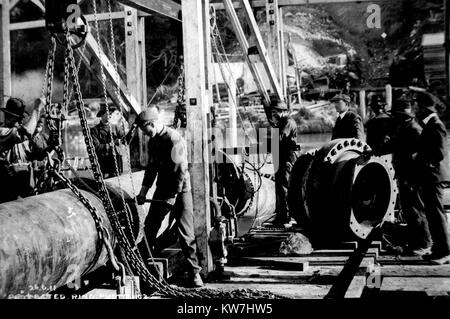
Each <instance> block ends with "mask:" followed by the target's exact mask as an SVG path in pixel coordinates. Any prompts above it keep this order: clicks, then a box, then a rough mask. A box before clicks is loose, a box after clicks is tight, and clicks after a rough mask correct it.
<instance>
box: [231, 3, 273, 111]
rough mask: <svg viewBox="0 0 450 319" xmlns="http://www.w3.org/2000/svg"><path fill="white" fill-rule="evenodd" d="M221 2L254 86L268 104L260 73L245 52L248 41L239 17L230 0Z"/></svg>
mask: <svg viewBox="0 0 450 319" xmlns="http://www.w3.org/2000/svg"><path fill="white" fill-rule="evenodd" d="M223 4H224V5H225V10H226V12H227V15H228V17H229V19H230V22H231V25H232V26H233V29H234V32H235V34H236V37H237V39H238V42H239V44H240V46H241V48H242V50H243V51H244V55H245V61H246V62H247V64H248V66H249V69H250V72H251V73H252V75H253V79H254V80H255V82H256V86H257V87H258V91H259V93H260V94H261V96H262V98H263V99H264V100H265V101H266V103H267V104H269V102H270V100H269V96H268V94H267V90H266V87H265V85H264V82H263V80H262V77H261V74H260V72H259V70H258V68H257V66H256V65H255V64H254V63H252V62H251V61H250V58H249V56H248V54H247V52H248V48H249V47H250V46H249V44H248V41H247V39H246V37H245V33H244V30H243V29H242V26H241V23H240V21H239V18H238V16H237V13H236V11H235V10H234V8H233V5H232V0H223Z"/></svg>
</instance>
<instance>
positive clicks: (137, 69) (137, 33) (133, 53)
mask: <svg viewBox="0 0 450 319" xmlns="http://www.w3.org/2000/svg"><path fill="white" fill-rule="evenodd" d="M123 12H124V14H125V20H124V25H125V57H126V76H127V79H126V80H127V87H128V90H129V91H130V93H131V94H132V95H133V96H135V97H136V99H137V101H138V103H139V104H140V105H142V106H144V107H145V106H146V105H147V85H146V84H145V83H146V81H145V41H142V38H143V36H144V35H143V34H142V33H143V32H144V28H143V24H142V22H143V21H142V19H143V18H139V17H138V11H137V10H136V9H134V8H131V7H128V6H123ZM142 46H143V47H144V49H143V48H142ZM134 120H135V117H134V116H132V117H129V119H128V121H129V122H130V124H131V123H132V122H134ZM138 136H139V141H140V143H139V144H138V145H139V146H138V154H139V157H136V158H137V159H138V161H139V163H138V164H139V165H140V166H142V167H145V166H147V163H148V148H147V144H148V137H147V136H146V135H145V134H143V133H142V131H141V130H139V132H138Z"/></svg>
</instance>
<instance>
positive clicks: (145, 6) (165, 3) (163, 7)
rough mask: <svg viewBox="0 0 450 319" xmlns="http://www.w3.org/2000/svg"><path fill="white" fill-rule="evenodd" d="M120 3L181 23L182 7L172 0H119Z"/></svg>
mask: <svg viewBox="0 0 450 319" xmlns="http://www.w3.org/2000/svg"><path fill="white" fill-rule="evenodd" d="M117 1H118V2H120V3H122V4H125V5H127V6H130V7H133V8H135V9H137V10H140V11H143V12H146V13H150V14H152V13H158V14H161V15H163V16H166V17H169V18H172V19H175V20H178V21H181V20H180V19H179V18H178V15H179V12H180V10H181V5H180V4H178V3H176V2H174V1H172V0H152V1H148V0H117Z"/></svg>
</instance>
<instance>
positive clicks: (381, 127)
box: [366, 95, 393, 155]
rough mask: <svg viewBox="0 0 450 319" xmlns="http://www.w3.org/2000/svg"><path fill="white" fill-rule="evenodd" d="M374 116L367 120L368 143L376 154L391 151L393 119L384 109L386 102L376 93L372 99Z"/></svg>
mask: <svg viewBox="0 0 450 319" xmlns="http://www.w3.org/2000/svg"><path fill="white" fill-rule="evenodd" d="M370 108H371V109H372V111H373V113H374V116H373V117H372V118H371V119H370V120H369V121H367V123H366V129H367V144H368V145H369V146H370V147H371V148H372V151H373V153H374V154H375V155H383V154H388V153H391V151H392V149H391V147H390V142H391V138H392V130H393V127H392V119H391V117H390V116H389V114H387V113H386V112H385V111H384V104H383V102H382V101H381V97H380V96H379V95H374V96H373V97H372V99H371V101H370Z"/></svg>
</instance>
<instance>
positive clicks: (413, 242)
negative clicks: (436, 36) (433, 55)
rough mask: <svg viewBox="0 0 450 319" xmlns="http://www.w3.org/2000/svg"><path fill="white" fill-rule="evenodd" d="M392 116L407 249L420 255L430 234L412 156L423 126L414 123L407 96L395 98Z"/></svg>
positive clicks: (427, 247)
mask: <svg viewBox="0 0 450 319" xmlns="http://www.w3.org/2000/svg"><path fill="white" fill-rule="evenodd" d="M392 118H393V123H394V125H395V134H394V137H393V139H392V150H393V154H392V160H393V161H392V164H393V166H394V168H395V174H396V177H397V183H398V186H399V192H400V194H399V196H400V206H401V211H402V217H403V219H404V220H405V221H406V223H407V238H405V239H406V243H407V246H408V247H407V250H406V251H407V253H408V254H412V255H416V256H423V255H425V254H429V253H430V252H431V245H432V240H431V234H430V230H429V227H428V221H427V218H426V216H425V208H424V205H423V202H422V199H421V196H420V180H419V178H418V174H417V172H418V167H417V164H416V162H415V160H414V157H415V156H416V154H417V152H418V149H419V141H420V134H421V132H422V127H421V126H420V125H419V124H418V123H417V121H416V120H415V118H414V115H413V113H412V110H411V103H410V101H409V100H408V99H406V98H400V99H397V100H395V101H394V103H393V105H392Z"/></svg>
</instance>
